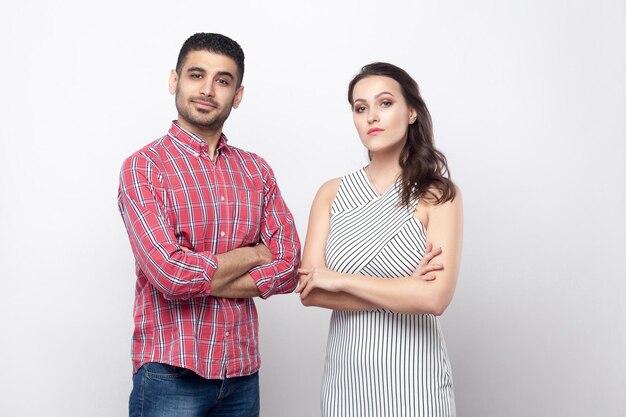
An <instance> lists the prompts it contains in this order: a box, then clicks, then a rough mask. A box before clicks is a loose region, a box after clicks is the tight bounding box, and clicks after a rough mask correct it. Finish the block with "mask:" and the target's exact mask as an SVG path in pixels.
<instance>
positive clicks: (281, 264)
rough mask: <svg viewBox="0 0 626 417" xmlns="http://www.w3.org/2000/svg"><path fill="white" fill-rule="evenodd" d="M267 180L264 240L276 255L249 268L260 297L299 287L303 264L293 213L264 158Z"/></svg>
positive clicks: (263, 219) (263, 220)
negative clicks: (269, 260)
mask: <svg viewBox="0 0 626 417" xmlns="http://www.w3.org/2000/svg"><path fill="white" fill-rule="evenodd" d="M261 169H262V171H263V172H262V174H263V183H264V204H265V207H264V211H263V218H262V219H261V242H262V243H263V244H265V245H266V246H267V247H268V248H269V249H270V251H271V252H272V255H273V257H274V261H273V262H272V263H270V264H267V265H261V266H258V267H255V268H252V269H251V270H250V275H251V276H252V278H253V279H254V281H255V282H256V285H257V287H258V289H259V292H260V293H261V298H267V297H269V296H271V295H274V294H287V293H290V292H292V291H293V290H295V289H296V286H297V284H298V280H297V277H298V268H299V266H300V240H299V238H298V232H297V231H296V226H295V222H294V220H293V216H292V215H291V212H290V211H289V208H287V205H286V204H285V201H284V200H283V198H282V196H281V194H280V190H279V189H278V185H277V184H276V178H275V177H274V172H273V171H272V169H271V168H270V166H269V165H268V164H267V163H266V162H265V161H264V160H261Z"/></svg>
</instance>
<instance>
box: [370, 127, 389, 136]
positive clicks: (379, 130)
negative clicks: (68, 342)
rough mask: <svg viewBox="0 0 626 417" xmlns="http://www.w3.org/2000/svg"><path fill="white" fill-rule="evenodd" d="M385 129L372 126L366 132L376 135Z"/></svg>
mask: <svg viewBox="0 0 626 417" xmlns="http://www.w3.org/2000/svg"><path fill="white" fill-rule="evenodd" d="M384 130H385V129H380V128H378V127H373V128H371V129H370V130H368V131H367V134H368V135H370V136H373V135H376V134H378V133H380V132H384Z"/></svg>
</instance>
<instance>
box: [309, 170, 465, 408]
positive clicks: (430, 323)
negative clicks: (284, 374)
mask: <svg viewBox="0 0 626 417" xmlns="http://www.w3.org/2000/svg"><path fill="white" fill-rule="evenodd" d="M398 201H399V193H398V188H397V187H391V188H390V189H389V190H387V192H385V193H384V194H383V195H379V194H378V193H377V192H376V191H375V190H374V188H373V187H372V185H371V184H370V182H369V181H368V179H367V176H366V173H365V171H364V169H360V170H359V171H356V172H354V173H352V174H349V175H347V176H345V177H344V178H343V179H342V181H341V185H340V186H339V190H338V192H337V196H336V197H335V201H334V202H333V205H332V209H331V218H330V234H329V236H328V241H327V245H326V260H327V264H328V267H329V268H330V269H332V270H335V271H340V272H346V273H354V274H363V275H370V276H376V277H381V278H382V277H400V276H407V275H409V274H410V273H411V272H413V271H414V270H415V268H416V267H417V266H418V264H419V262H420V259H421V258H422V256H423V254H424V251H425V247H426V233H425V230H424V227H423V225H422V224H421V222H420V221H419V220H417V219H415V218H414V211H415V204H416V203H417V202H415V203H414V204H412V205H411V207H408V208H407V207H401V206H400V205H399V204H398ZM321 402H322V416H324V417H385V416H390V417H402V416H407V417H409V416H420V417H422V416H438V417H439V416H441V417H447V416H454V415H455V408H454V392H453V388H452V376H451V373H450V362H449V360H448V355H447V351H446V346H445V342H444V339H443V336H442V333H441V330H440V326H439V320H438V319H437V317H436V316H434V315H431V314H399V313H394V312H391V311H388V310H383V309H379V310H375V311H365V312H349V311H333V314H332V318H331V322H330V331H329V335H328V346H327V350H326V363H325V367H324V377H323V381H322V398H321Z"/></svg>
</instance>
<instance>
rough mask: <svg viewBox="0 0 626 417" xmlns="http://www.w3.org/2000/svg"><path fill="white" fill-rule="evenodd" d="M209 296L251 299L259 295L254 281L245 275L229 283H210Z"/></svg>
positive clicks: (247, 274)
mask: <svg viewBox="0 0 626 417" xmlns="http://www.w3.org/2000/svg"><path fill="white" fill-rule="evenodd" d="M211 295H212V296H213V297H222V298H253V297H258V296H260V295H261V293H260V292H259V288H258V287H257V285H256V283H255V282H254V279H253V278H252V277H251V276H250V274H249V273H245V274H243V275H241V276H239V277H237V278H235V279H232V280H230V281H227V282H225V281H222V282H219V283H218V284H217V285H216V284H215V283H212V285H211Z"/></svg>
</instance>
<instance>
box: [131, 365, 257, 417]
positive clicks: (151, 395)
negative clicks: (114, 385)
mask: <svg viewBox="0 0 626 417" xmlns="http://www.w3.org/2000/svg"><path fill="white" fill-rule="evenodd" d="M129 411H130V417H174V416H175V417H258V416H259V374H258V372H257V373H254V374H252V375H249V376H243V377H238V378H226V379H204V378H202V377H200V376H198V375H197V374H196V373H194V372H193V371H190V370H188V369H185V368H178V367H176V366H170V365H165V364H162V363H154V362H151V363H146V364H145V365H143V366H142V367H141V368H139V371H137V373H136V374H135V375H133V391H132V392H131V394H130V401H129Z"/></svg>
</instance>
